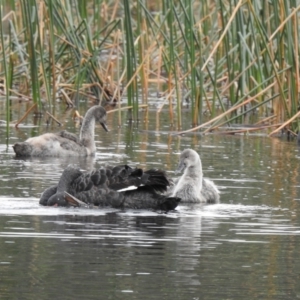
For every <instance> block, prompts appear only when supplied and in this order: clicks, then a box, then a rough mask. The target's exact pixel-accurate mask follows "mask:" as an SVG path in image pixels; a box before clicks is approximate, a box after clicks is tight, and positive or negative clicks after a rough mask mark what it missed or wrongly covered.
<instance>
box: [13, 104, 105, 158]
mask: <svg viewBox="0 0 300 300" xmlns="http://www.w3.org/2000/svg"><path fill="white" fill-rule="evenodd" d="M95 122H99V123H100V124H101V125H102V127H103V128H104V130H105V131H108V130H107V127H106V111H105V109H104V108H103V107H101V106H93V107H91V108H90V109H89V110H88V111H87V112H86V115H85V117H84V119H83V123H82V127H81V130H80V135H79V138H77V137H76V135H74V134H72V133H70V132H67V131H61V132H58V133H45V134H42V135H40V136H37V137H32V138H29V139H27V140H26V141H25V142H20V143H16V144H14V145H13V149H14V151H15V153H16V156H18V157H22V156H69V155H71V156H90V155H94V154H95V152H96V145H95V133H94V130H95Z"/></svg>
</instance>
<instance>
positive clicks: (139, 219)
mask: <svg viewBox="0 0 300 300" xmlns="http://www.w3.org/2000/svg"><path fill="white" fill-rule="evenodd" d="M68 113H69V112H68ZM82 113H84V107H83V108H82ZM17 114H18V112H14V114H13V117H14V118H15V119H18V115H17ZM20 115H21V113H20ZM142 117H143V116H142ZM2 119H3V118H2ZM123 120H125V121H124V126H122V127H121V128H118V126H117V115H114V114H110V115H109V118H108V126H109V127H110V129H111V131H110V132H109V133H108V134H106V133H105V132H104V131H103V130H102V128H101V127H100V126H97V128H96V140H97V150H98V152H97V155H96V157H95V158H94V159H78V158H75V159H74V158H67V159H58V158H57V159H56V158H55V159H53V158H51V159H49V158H48V159H41V158H35V159H26V160H23V159H15V158H14V155H13V151H12V148H11V145H12V144H13V143H14V142H15V141H18V140H24V139H26V138H27V137H29V136H32V135H37V134H41V133H43V132H47V131H58V130H60V128H58V127H57V126H56V125H55V124H52V125H51V126H50V127H46V126H45V125H44V123H43V121H40V123H39V122H37V123H36V124H34V121H33V120H31V119H28V120H26V121H25V123H24V126H22V127H21V128H20V129H18V130H16V129H14V128H11V131H10V134H9V140H8V143H7V140H6V138H5V128H4V127H0V154H1V159H0V164H1V166H0V168H1V171H0V188H1V194H0V203H1V209H0V245H1V246H0V274H1V280H0V298H1V299H36V295H39V296H38V297H39V299H297V298H299V297H300V287H299V284H298V281H299V269H300V259H299V253H300V244H299V241H300V239H299V234H300V222H299V220H300V219H299V214H300V207H299V201H300V195H299V171H300V170H299V158H300V154H299V149H298V147H297V145H296V143H295V142H288V141H286V140H284V139H278V138H267V137H263V136H252V135H245V136H221V135H207V136H199V135H195V134H191V135H185V136H173V135H170V134H168V133H169V132H170V131H172V128H171V127H170V124H168V120H169V119H168V115H167V114H166V115H163V117H162V118H160V121H159V126H158V124H157V123H158V122H157V120H156V115H155V113H153V114H152V113H150V114H149V120H150V121H149V122H143V118H142V120H141V122H140V123H139V124H130V123H129V122H127V121H126V114H125V113H123ZM25 125H26V126H25ZM63 126H64V128H66V129H68V130H70V131H72V132H75V133H78V131H79V128H78V127H76V126H74V123H73V122H72V121H71V119H66V122H65V124H64V125H63ZM157 129H159V131H158V130H157ZM185 148H193V149H195V150H196V151H198V153H199V154H200V155H201V158H202V163H203V171H204V174H205V176H206V177H209V178H210V179H213V180H214V181H215V183H216V184H217V185H218V186H219V187H220V190H221V203H220V204H216V205H193V206H191V205H180V206H179V207H178V209H176V211H174V212H170V213H167V214H165V213H161V212H153V211H146V210H145V211H143V210H142V211H134V210H126V211H120V210H115V209H101V210H100V209H99V210H98V209H73V208H72V209H67V208H47V207H40V206H39V205H38V199H39V196H40V194H41V192H42V191H43V190H44V189H45V188H47V187H49V186H50V185H52V184H55V183H56V182H57V180H58V178H59V176H60V174H61V172H62V170H63V169H64V168H65V167H66V166H67V165H68V164H70V163H76V164H79V165H80V167H81V168H83V169H86V170H90V169H92V168H93V167H95V166H100V165H103V164H114V165H115V164H120V163H128V164H131V165H138V166H142V167H148V168H151V167H157V168H164V169H165V170H166V171H167V173H168V174H169V175H170V176H174V170H175V168H176V165H177V160H178V154H179V153H180V152H181V151H182V150H183V149H185Z"/></svg>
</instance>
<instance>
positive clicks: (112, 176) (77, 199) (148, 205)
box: [40, 165, 180, 211]
mask: <svg viewBox="0 0 300 300" xmlns="http://www.w3.org/2000/svg"><path fill="white" fill-rule="evenodd" d="M169 184H170V183H169V180H168V179H167V177H166V175H165V173H164V172H163V171H161V170H157V169H150V170H147V171H143V170H142V169H138V168H131V167H129V166H127V165H123V166H117V167H102V168H100V169H98V170H94V171H92V172H82V171H81V170H80V169H79V168H77V167H74V166H72V165H70V166H68V167H67V168H66V169H65V170H64V171H63V173H62V175H61V177H60V180H59V182H58V185H56V186H52V187H50V188H48V189H46V190H45V191H44V192H43V194H42V196H41V198H40V204H41V205H46V206H55V205H56V206H99V207H105V206H109V207H113V208H121V209H126V208H132V209H154V210H164V211H168V210H173V209H175V208H176V207H177V205H178V203H179V201H180V199H179V198H178V197H168V196H165V195H162V194H161V193H163V192H165V191H166V190H167V188H168V186H169ZM132 187H133V188H134V189H130V188H132Z"/></svg>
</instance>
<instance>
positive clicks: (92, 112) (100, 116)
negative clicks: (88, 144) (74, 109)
mask: <svg viewBox="0 0 300 300" xmlns="http://www.w3.org/2000/svg"><path fill="white" fill-rule="evenodd" d="M92 118H94V119H95V121H96V122H99V123H100V124H101V126H102V127H103V129H104V130H105V131H108V128H107V126H106V110H105V109H104V108H103V107H102V106H99V105H95V106H93V107H91V108H90V109H89V110H88V111H87V113H86V116H85V119H87V120H90V119H92Z"/></svg>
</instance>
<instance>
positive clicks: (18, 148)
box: [12, 142, 33, 157]
mask: <svg viewBox="0 0 300 300" xmlns="http://www.w3.org/2000/svg"><path fill="white" fill-rule="evenodd" d="M12 147H13V149H14V151H15V153H16V157H26V156H31V154H32V150H33V148H32V145H30V144H29V143H27V142H20V143H15V144H14V145H13V146H12Z"/></svg>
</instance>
